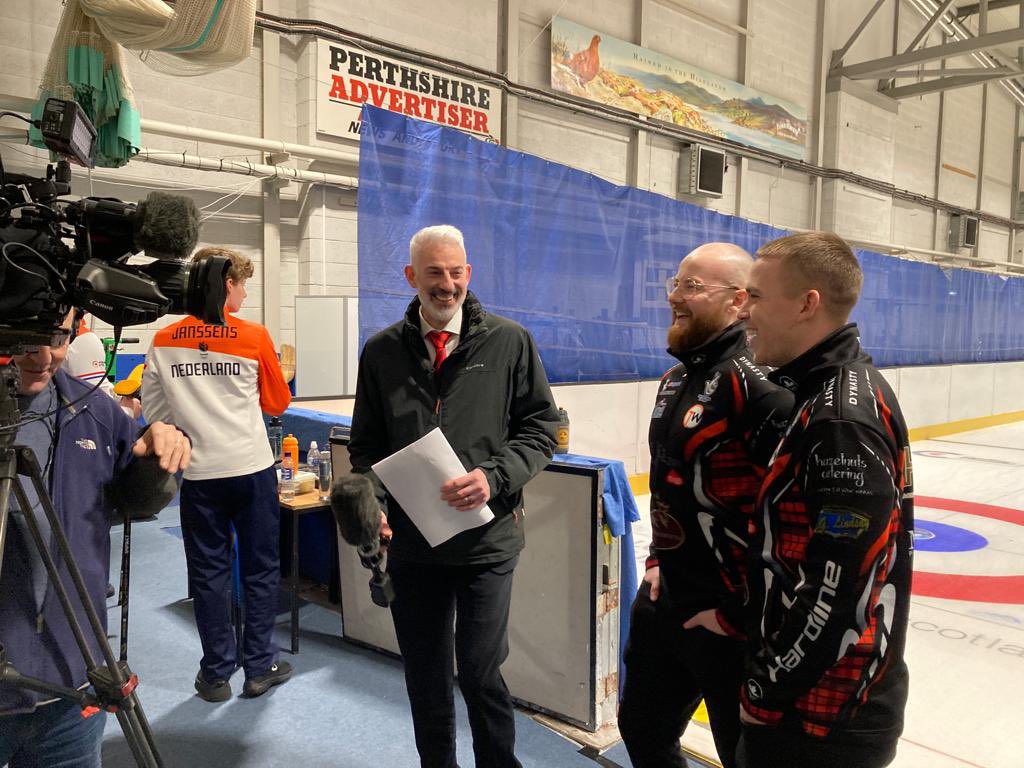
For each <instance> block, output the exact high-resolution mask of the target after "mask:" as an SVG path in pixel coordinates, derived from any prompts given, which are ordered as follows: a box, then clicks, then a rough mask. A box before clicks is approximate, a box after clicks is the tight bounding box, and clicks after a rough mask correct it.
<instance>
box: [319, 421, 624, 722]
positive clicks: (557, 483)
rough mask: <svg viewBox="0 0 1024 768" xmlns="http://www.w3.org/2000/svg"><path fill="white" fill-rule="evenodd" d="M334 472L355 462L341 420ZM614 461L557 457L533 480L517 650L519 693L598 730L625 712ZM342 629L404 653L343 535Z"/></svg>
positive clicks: (513, 619) (513, 687) (511, 680)
mask: <svg viewBox="0 0 1024 768" xmlns="http://www.w3.org/2000/svg"><path fill="white" fill-rule="evenodd" d="M330 443H331V462H332V470H333V472H334V477H335V478H338V477H341V476H343V475H346V474H348V473H349V472H351V469H352V465H351V464H350V462H349V458H348V447H347V446H348V436H347V434H345V431H344V430H342V429H338V430H332V433H331V438H330ZM603 489H604V470H603V469H601V468H599V467H579V466H573V465H567V464H551V465H549V466H548V468H547V469H546V470H544V471H543V472H541V473H540V474H539V475H538V476H537V477H535V478H534V479H533V480H531V481H530V483H529V484H527V486H526V488H525V490H524V496H525V498H524V506H525V508H526V549H525V550H523V553H522V555H521V557H520V560H519V565H518V566H517V567H516V573H515V580H514V583H513V588H512V613H511V616H510V618H509V656H508V659H507V661H506V662H505V664H504V665H503V666H502V674H503V675H504V677H505V682H506V683H508V687H509V689H510V691H511V692H512V696H513V697H514V698H515V699H516V701H517V702H518V703H519V704H521V705H523V706H525V707H527V708H529V709H534V710H537V711H539V712H543V713H545V714H548V715H551V716H553V717H555V718H558V719H559V720H563V721H565V722H567V723H571V724H572V725H575V726H578V727H580V728H583V729H585V730H588V731H591V732H594V731H597V730H598V729H600V728H601V727H602V726H603V725H607V724H612V723H614V722H615V716H616V711H617V708H618V680H619V541H618V540H617V539H613V540H612V541H611V543H610V544H609V543H605V539H604V535H603V532H602V531H603V526H604V513H603V505H602V491H603ZM338 560H339V563H338V565H339V569H340V575H341V611H342V627H343V629H342V634H343V635H344V637H345V638H346V639H347V640H349V641H351V642H354V643H357V644H359V645H363V646H366V647H369V648H372V649H375V650H379V651H385V652H388V653H391V654H396V655H397V654H398V643H397V642H396V640H395V630H394V626H393V624H392V622H391V614H390V612H389V611H387V610H385V609H383V608H379V607H378V606H376V605H374V604H373V603H372V602H371V601H370V592H369V587H368V583H369V571H367V570H366V569H364V568H363V567H362V566H361V565H360V563H359V558H358V557H357V556H356V554H355V551H354V549H353V548H352V547H351V546H349V545H348V544H346V543H345V542H344V541H341V540H340V538H339V541H338Z"/></svg>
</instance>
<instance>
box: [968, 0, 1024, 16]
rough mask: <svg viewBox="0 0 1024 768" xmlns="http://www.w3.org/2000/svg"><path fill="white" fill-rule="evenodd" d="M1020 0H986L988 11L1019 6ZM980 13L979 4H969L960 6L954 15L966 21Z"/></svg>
mask: <svg viewBox="0 0 1024 768" xmlns="http://www.w3.org/2000/svg"><path fill="white" fill-rule="evenodd" d="M1020 4H1021V0H988V9H989V10H990V11H998V10H999V9H1000V8H1012V7H1013V6H1015V5H1020ZM980 12H981V3H971V4H970V5H961V6H960V7H959V8H957V9H956V15H957V18H959V19H966V18H968V17H970V16H974V15H976V14H978V13H980Z"/></svg>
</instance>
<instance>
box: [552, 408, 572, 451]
mask: <svg viewBox="0 0 1024 768" xmlns="http://www.w3.org/2000/svg"><path fill="white" fill-rule="evenodd" d="M568 452H569V414H568V413H566V412H565V409H564V408H559V409H558V444H557V445H556V446H555V453H568Z"/></svg>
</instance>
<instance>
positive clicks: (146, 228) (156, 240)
mask: <svg viewBox="0 0 1024 768" xmlns="http://www.w3.org/2000/svg"><path fill="white" fill-rule="evenodd" d="M133 234H134V238H135V245H137V246H138V247H139V248H141V249H143V250H144V251H145V252H146V255H147V256H152V257H153V258H157V259H177V260H179V261H180V260H184V259H187V258H188V257H189V256H191V255H192V250H193V249H194V248H195V247H196V243H197V242H198V241H199V210H198V209H197V208H196V204H195V203H194V202H193V201H192V199H191V198H188V197H184V196H182V195H169V194H167V193H166V192H150V193H149V194H148V195H147V196H146V199H145V200H143V201H142V202H141V203H139V207H138V215H137V216H136V218H135V231H134V233H133Z"/></svg>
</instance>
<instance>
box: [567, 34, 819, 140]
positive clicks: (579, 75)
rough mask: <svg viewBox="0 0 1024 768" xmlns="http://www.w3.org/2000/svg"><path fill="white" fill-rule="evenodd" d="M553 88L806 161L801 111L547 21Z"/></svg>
mask: <svg viewBox="0 0 1024 768" xmlns="http://www.w3.org/2000/svg"><path fill="white" fill-rule="evenodd" d="M551 87H552V88H553V89H555V90H556V91H564V92H565V93H571V94H572V95H574V96H580V97H582V98H584V99H590V100H591V101H596V102H599V103H601V104H608V105H609V106H612V107H618V108H619V109H625V110H628V111H630V112H637V113H639V114H641V115H647V116H649V117H652V118H654V119H655V120H664V121H665V122H667V123H675V124H676V125H680V126H683V127H684V128H690V129H692V130H695V131H700V132H701V133H706V134H708V135H709V136H719V137H722V138H726V139H731V140H733V141H738V142H740V143H741V144H746V145H748V146H751V147H757V148H758V149H766V150H769V151H771V152H777V153H778V154H780V155H786V156H787V157H792V158H796V159H797V160H805V159H806V154H807V149H806V143H807V128H808V120H807V110H806V109H804V108H803V107H800V106H798V105H796V104H793V103H792V102H789V101H784V100H782V99H778V98H775V97H774V96H769V95H768V94H766V93H762V92H761V91H755V90H754V89H753V88H748V87H747V86H745V85H742V84H740V83H736V82H733V81H732V80H727V79H726V78H724V77H720V76H718V75H716V74H714V73H712V72H708V71H707V70H705V69H701V68H700V67H695V66H692V65H690V64H686V63H684V62H682V61H679V60H678V59H673V58H671V57H669V56H665V55H663V54H660V53H658V52H657V51H652V50H650V49H648V48H641V47H639V46H636V45H633V44H632V43H627V42H626V41H625V40H619V39H618V38H614V37H611V36H610V35H603V34H600V33H598V32H596V31H595V30H593V29H590V28H589V27H583V26H580V25H579V24H574V23H573V22H571V21H566V20H565V19H561V18H558V17H557V16H556V17H555V18H553V19H552V20H551Z"/></svg>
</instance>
